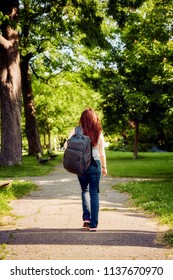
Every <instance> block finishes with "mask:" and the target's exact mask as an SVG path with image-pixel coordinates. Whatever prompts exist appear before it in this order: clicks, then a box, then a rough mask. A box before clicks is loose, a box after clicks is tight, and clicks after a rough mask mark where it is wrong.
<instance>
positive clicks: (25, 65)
mask: <svg viewBox="0 0 173 280" xmlns="http://www.w3.org/2000/svg"><path fill="white" fill-rule="evenodd" d="M29 59H30V57H29V55H28V56H25V57H22V60H21V73H22V93H23V102H24V111H25V132H26V137H27V140H28V154H29V155H35V154H37V153H39V152H41V150H42V149H41V143H40V136H39V132H38V125H37V120H36V111H35V106H34V97H33V91H32V86H31V76H30V69H29Z"/></svg>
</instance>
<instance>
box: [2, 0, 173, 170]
mask: <svg viewBox="0 0 173 280" xmlns="http://www.w3.org/2000/svg"><path fill="white" fill-rule="evenodd" d="M1 3H2V6H0V7H1V8H0V11H1V14H0V20H1V23H0V30H1V34H0V62H1V64H0V67H1V70H0V73H1V76H0V85H1V90H0V93H1V110H2V122H1V123H2V127H1V130H2V147H1V159H3V161H2V160H1V164H5V165H6V164H7V165H8V164H15V163H18V162H20V161H21V131H20V105H21V85H22V93H23V105H24V106H23V107H24V119H25V134H26V138H27V146H28V152H29V154H30V155H31V154H35V153H37V152H39V151H41V150H42V146H47V147H48V148H51V145H52V143H54V141H53V140H51V139H56V141H59V142H57V143H60V144H61V141H62V142H63V139H64V138H65V137H66V135H67V134H68V130H70V128H71V127H72V126H73V125H74V124H75V123H76V122H77V120H78V117H79V115H80V112H81V111H82V110H83V109H84V108H85V107H87V106H92V107H94V108H95V109H96V108H97V109H98V108H99V111H100V113H101V112H102V113H103V115H102V116H103V123H104V130H105V132H106V133H107V135H111V134H115V133H116V134H118V135H119V136H122V137H123V138H124V139H125V141H126V142H127V143H131V136H132V135H133V142H134V148H133V151H134V158H137V155H138V149H144V144H145V143H142V141H143V140H144V139H145V141H144V142H148V145H147V146H146V147H147V148H146V147H145V149H146V150H147V149H148V148H151V147H152V146H153V145H157V146H158V147H160V148H162V149H167V150H172V147H173V145H172V144H173V143H172V140H171V139H172V138H173V137H172V136H173V135H172V130H170V125H171V124H172V122H173V118H172V112H173V110H172V108H173V95H172V81H173V79H172V73H173V68H172V55H173V43H172V30H173V29H172V28H173V27H172V16H173V4H172V1H170V0H167V1H164V3H162V4H160V1H159V0H146V1H144V0H140V1H139V0H136V1H129V0H126V1H117V0H116V1H115V0H109V1H108V0H105V1H99V0H88V1H84V0H62V1H55V0H52V1H51V0H46V1H41V0H29V1H28V0H20V1H19V3H18V1H14V0H11V1H10V0H8V1H1ZM19 4H20V5H19ZM18 9H19V11H20V13H19V15H20V17H18V16H17V15H18V13H17V11H18ZM12 11H15V12H16V15H14V14H13V15H12ZM18 19H19V20H18ZM8 28H10V30H11V31H12V30H13V31H14V34H15V36H13V35H12V36H11V37H9V36H7V33H8V32H7V30H8ZM5 30H6V31H5ZM12 37H13V39H14V38H16V44H14V45H11V46H12V48H11V53H10V51H9V48H8V47H7V45H8V44H11V42H12V41H10V40H11V38H12ZM18 38H19V40H18ZM4 39H5V40H4ZM18 41H19V46H20V48H19V49H20V57H21V59H20V60H19V52H18V49H17V44H18ZM13 42H14V41H13ZM5 43H6V44H7V45H6V46H5ZM12 52H13V54H14V53H15V54H16V57H15V56H14V55H13V56H11V54H12ZM4 54H5V55H6V54H7V57H8V56H9V55H10V56H11V58H12V57H13V58H12V60H11V61H10V62H8V63H7V61H6V62H5V60H4V57H5V56H4ZM11 62H12V63H11ZM13 62H14V63H13ZM19 62H20V68H21V78H20V69H19ZM15 63H18V64H16V67H18V68H16V69H17V70H15V73H12V72H10V71H11V70H10V69H12V68H10V65H14V64H15ZM17 65H18V66H17ZM13 70H14V68H13ZM4 73H8V75H6V77H8V78H9V77H11V78H10V79H11V82H10V84H9V85H10V86H8V87H7V88H8V91H9V92H11V93H12V92H13V90H14V92H16V93H15V94H16V97H17V98H16V101H15V106H16V108H17V109H16V112H18V113H17V114H16V113H15V114H16V115H13V113H14V112H13V109H10V110H8V109H7V107H8V108H15V106H14V105H12V106H11V105H10V106H9V105H8V106H6V104H10V102H12V100H9V101H7V100H8V99H7V95H6V94H3V92H4V93H5V92H6V85H5V83H7V80H8V82H9V81H10V79H7V78H6V81H5V83H4V80H3V79H4V78H3V77H5V76H4ZM16 74H17V75H16ZM15 76H16V77H18V78H17V81H15V82H14V81H13V82H12V79H15ZM17 84H18V86H17V87H16V85H17ZM14 85H15V86H14ZM11 96H12V95H11V94H9V97H10V99H11ZM3 98H4V99H3ZM34 98H35V101H34ZM16 104H17V105H16ZM14 111H15V109H14ZM12 112H13V113H12ZM78 113H79V115H78ZM6 114H7V115H8V117H9V118H10V119H11V121H10V120H8V118H5V120H4V116H5V115H6ZM17 116H18V117H17ZM12 120H13V122H12ZM6 122H7V123H8V124H7V123H6ZM16 124H17V126H16V127H18V128H17V134H15V133H16V130H15V131H12V134H11V136H10V139H12V138H13V135H14V134H15V135H17V136H16V139H17V141H18V144H15V145H17V146H18V149H15V148H14V147H13V148H10V147H12V146H11V144H10V145H9V143H10V142H9V138H8V135H9V129H8V127H13V128H14V127H15V125H16ZM57 134H58V137H57ZM40 136H41V137H40ZM7 138H8V139H7ZM19 139H20V140H19ZM141 144H143V145H141ZM149 144H150V145H149ZM58 145H59V144H58ZM3 149H4V150H3ZM14 150H15V151H16V153H17V155H18V156H16V155H14V158H13V159H12V160H11V157H12V154H13V153H14ZM19 150H20V151H19ZM7 154H8V155H9V157H8V156H7ZM14 154H15V153H14Z"/></svg>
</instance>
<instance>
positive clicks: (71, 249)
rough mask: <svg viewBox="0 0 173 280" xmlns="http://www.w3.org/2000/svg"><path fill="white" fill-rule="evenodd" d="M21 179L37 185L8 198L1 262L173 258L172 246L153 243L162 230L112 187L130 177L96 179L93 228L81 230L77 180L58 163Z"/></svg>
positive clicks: (1, 232)
mask: <svg viewBox="0 0 173 280" xmlns="http://www.w3.org/2000/svg"><path fill="white" fill-rule="evenodd" d="M24 180H29V181H33V182H35V183H36V184H37V185H38V186H39V189H38V190H37V191H35V192H32V193H31V194H30V195H29V196H27V197H23V198H22V199H19V200H14V201H12V202H11V207H12V209H13V213H14V214H15V215H16V216H18V219H16V220H15V221H14V220H13V221H10V222H9V221H8V220H7V225H6V226H5V225H4V226H3V227H0V243H1V244H3V243H6V244H7V246H6V259H7V260H172V259H173V249H172V248H168V247H165V246H163V245H162V244H161V242H160V241H159V240H160V236H161V235H162V234H163V233H164V231H165V230H166V228H164V227H161V226H160V225H159V224H158V223H157V221H156V220H154V219H153V218H151V217H146V215H144V213H142V212H141V211H139V210H137V209H135V208H133V207H131V206H129V203H127V202H128V196H127V195H126V194H122V193H118V192H117V191H115V190H114V189H112V186H113V185H115V184H116V183H118V182H123V181H124V182H126V181H128V180H130V179H126V178H112V177H110V176H106V177H102V178H101V184H100V212H99V227H98V230H97V232H89V231H85V230H83V229H82V228H81V226H82V219H81V215H82V211H81V194H80V187H79V183H78V181H77V178H76V176H75V175H73V174H70V173H68V172H66V171H65V170H64V169H63V167H62V166H61V165H58V166H57V167H56V169H55V170H54V171H53V172H52V173H51V174H49V175H48V176H43V177H30V178H24ZM7 218H8V217H7Z"/></svg>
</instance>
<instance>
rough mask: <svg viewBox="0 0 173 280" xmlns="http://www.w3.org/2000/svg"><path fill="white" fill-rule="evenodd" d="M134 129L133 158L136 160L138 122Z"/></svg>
mask: <svg viewBox="0 0 173 280" xmlns="http://www.w3.org/2000/svg"><path fill="white" fill-rule="evenodd" d="M134 129H135V137H134V153H133V158H134V159H137V158H138V138H139V123H138V122H135V123H134Z"/></svg>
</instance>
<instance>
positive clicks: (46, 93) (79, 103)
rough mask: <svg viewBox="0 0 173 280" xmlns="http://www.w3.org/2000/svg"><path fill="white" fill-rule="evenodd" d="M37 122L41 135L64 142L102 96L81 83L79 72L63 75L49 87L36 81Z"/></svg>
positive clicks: (52, 81)
mask: <svg viewBox="0 0 173 280" xmlns="http://www.w3.org/2000/svg"><path fill="white" fill-rule="evenodd" d="M33 85H34V90H35V93H36V95H35V101H36V110H37V119H38V124H39V129H40V133H41V134H44V133H45V134H48V133H49V132H50V133H51V134H52V136H53V135H54V137H55V138H56V139H57V142H61V139H64V138H66V137H67V135H68V134H69V131H70V129H72V127H73V126H75V125H76V124H78V121H79V118H80V114H81V112H82V111H83V110H84V109H85V108H86V107H93V108H94V109H96V108H97V104H98V103H99V100H100V94H99V93H97V92H96V91H94V90H92V89H91V88H90V87H89V86H88V85H87V84H86V83H85V82H83V81H82V79H81V77H80V75H79V74H78V73H70V72H65V73H63V72H62V73H60V74H59V75H57V76H55V77H52V78H51V79H50V80H49V82H48V83H47V84H44V83H43V82H41V81H38V80H34V83H33Z"/></svg>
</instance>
